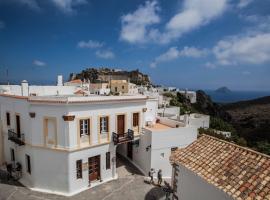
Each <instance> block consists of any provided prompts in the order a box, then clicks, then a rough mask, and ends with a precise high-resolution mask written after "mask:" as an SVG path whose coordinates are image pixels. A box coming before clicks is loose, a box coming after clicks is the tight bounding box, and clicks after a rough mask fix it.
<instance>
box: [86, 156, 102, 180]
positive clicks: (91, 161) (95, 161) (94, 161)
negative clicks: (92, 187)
mask: <svg viewBox="0 0 270 200" xmlns="http://www.w3.org/2000/svg"><path fill="white" fill-rule="evenodd" d="M88 176H89V182H91V181H96V180H100V155H98V156H94V157H91V158H88Z"/></svg>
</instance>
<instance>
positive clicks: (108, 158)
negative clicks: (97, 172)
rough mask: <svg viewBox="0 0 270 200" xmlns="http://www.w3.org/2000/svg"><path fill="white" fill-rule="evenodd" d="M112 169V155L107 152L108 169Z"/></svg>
mask: <svg viewBox="0 0 270 200" xmlns="http://www.w3.org/2000/svg"><path fill="white" fill-rule="evenodd" d="M110 168H111V153H110V152H107V153H106V169H110Z"/></svg>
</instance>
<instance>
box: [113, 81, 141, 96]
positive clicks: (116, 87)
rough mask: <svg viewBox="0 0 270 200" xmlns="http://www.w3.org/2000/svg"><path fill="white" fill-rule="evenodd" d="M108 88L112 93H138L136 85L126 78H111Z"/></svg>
mask: <svg viewBox="0 0 270 200" xmlns="http://www.w3.org/2000/svg"><path fill="white" fill-rule="evenodd" d="M109 83H110V89H111V92H112V93H120V94H133V95H134V94H138V93H139V92H138V88H137V85H136V84H134V83H130V82H129V81H127V80H111V81H110V82H109Z"/></svg>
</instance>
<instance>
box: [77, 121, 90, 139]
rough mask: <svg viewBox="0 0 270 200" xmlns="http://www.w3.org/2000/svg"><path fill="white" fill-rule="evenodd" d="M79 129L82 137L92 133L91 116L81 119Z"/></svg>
mask: <svg viewBox="0 0 270 200" xmlns="http://www.w3.org/2000/svg"><path fill="white" fill-rule="evenodd" d="M86 122H87V123H86ZM86 125H87V126H86ZM79 131H80V137H83V136H89V135H90V118H87V119H80V120H79Z"/></svg>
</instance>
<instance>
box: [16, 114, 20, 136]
mask: <svg viewBox="0 0 270 200" xmlns="http://www.w3.org/2000/svg"><path fill="white" fill-rule="evenodd" d="M16 133H17V136H18V137H21V120H20V115H16Z"/></svg>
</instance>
